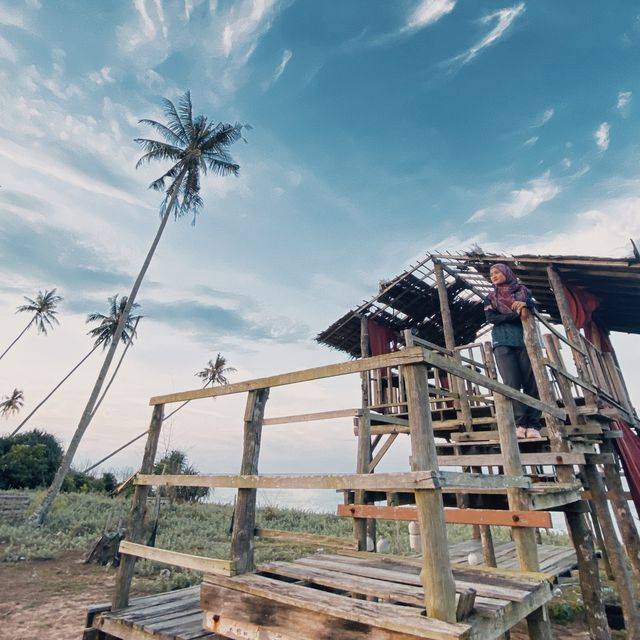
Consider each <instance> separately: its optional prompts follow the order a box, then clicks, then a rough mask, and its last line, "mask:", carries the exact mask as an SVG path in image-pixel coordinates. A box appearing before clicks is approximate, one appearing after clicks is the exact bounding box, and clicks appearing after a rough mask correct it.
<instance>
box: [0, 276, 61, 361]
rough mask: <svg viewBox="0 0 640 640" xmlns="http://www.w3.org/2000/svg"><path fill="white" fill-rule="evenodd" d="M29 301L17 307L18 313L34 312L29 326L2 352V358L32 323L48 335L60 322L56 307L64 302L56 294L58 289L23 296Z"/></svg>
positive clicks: (39, 331) (39, 330)
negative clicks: (34, 295)
mask: <svg viewBox="0 0 640 640" xmlns="http://www.w3.org/2000/svg"><path fill="white" fill-rule="evenodd" d="M23 297H24V299H25V300H26V301H27V304H23V305H20V306H19V307H18V308H17V309H16V313H32V314H33V316H32V317H31V320H29V322H28V323H27V326H26V327H25V328H24V329H23V330H22V331H21V332H20V333H19V334H18V337H17V338H15V340H14V341H13V342H12V343H11V344H10V345H9V346H8V347H7V348H6V349H5V350H4V351H3V352H2V355H0V360H2V358H4V357H5V355H7V353H8V352H9V349H11V347H13V345H14V344H16V342H18V340H20V338H22V336H23V335H24V334H25V333H26V332H27V331H28V330H29V328H30V327H31V325H34V324H35V326H36V329H37V330H38V333H44V335H47V331H48V330H49V329H52V328H53V325H54V324H60V322H59V321H58V318H56V314H57V313H58V311H57V310H56V307H57V306H58V304H59V303H60V302H62V300H63V298H62V296H58V295H56V290H55V289H51V291H47V290H46V289H45V290H44V293H43V292H42V291H38V295H37V296H36V297H35V299H32V298H27V296H23Z"/></svg>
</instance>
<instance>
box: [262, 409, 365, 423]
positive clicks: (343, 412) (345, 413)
mask: <svg viewBox="0 0 640 640" xmlns="http://www.w3.org/2000/svg"><path fill="white" fill-rule="evenodd" d="M361 411H362V409H337V410H335V411H318V412H316V413H300V414H298V415H295V416H280V417H277V418H265V419H264V420H263V421H262V425H263V426H267V425H274V424H289V423H291V422H312V421H313V420H332V419H334V418H353V417H355V416H357V415H359V414H360V412H361Z"/></svg>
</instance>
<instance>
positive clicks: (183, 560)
mask: <svg viewBox="0 0 640 640" xmlns="http://www.w3.org/2000/svg"><path fill="white" fill-rule="evenodd" d="M120 553H123V554H125V555H129V556H136V557H137V558H145V559H146V560H153V561H154V562H162V563H163V564H173V565H175V566H177V567H183V568H185V569H192V570H193V571H202V572H204V573H220V574H222V575H225V576H231V575H234V573H235V572H234V567H233V562H231V561H230V560H218V559H215V558H206V557H204V556H194V555H191V554H189V553H180V552H178V551H169V550H168V549H158V548H156V547H147V546H146V545H144V544H137V543H135V542H128V541H127V540H123V541H122V542H121V543H120Z"/></svg>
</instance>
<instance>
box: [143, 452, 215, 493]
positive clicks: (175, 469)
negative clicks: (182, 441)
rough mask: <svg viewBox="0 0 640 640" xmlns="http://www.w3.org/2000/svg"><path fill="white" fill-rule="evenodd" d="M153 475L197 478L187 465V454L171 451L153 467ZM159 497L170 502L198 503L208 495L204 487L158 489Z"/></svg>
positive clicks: (194, 471)
mask: <svg viewBox="0 0 640 640" xmlns="http://www.w3.org/2000/svg"><path fill="white" fill-rule="evenodd" d="M153 472H154V473H158V474H163V475H184V476H197V475H198V472H197V471H196V470H195V469H194V468H193V467H192V466H191V465H189V464H188V462H187V454H186V453H184V452H183V451H178V450H177V449H173V450H172V451H169V452H168V453H166V454H165V455H164V456H163V457H162V458H161V459H160V460H158V462H156V464H155V466H154V470H153ZM158 492H159V493H160V495H161V496H166V497H168V498H169V500H170V501H171V502H178V503H180V502H200V501H202V500H204V499H205V498H206V497H207V496H208V495H209V489H207V488H206V487H159V488H158Z"/></svg>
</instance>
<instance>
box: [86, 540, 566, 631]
mask: <svg viewBox="0 0 640 640" xmlns="http://www.w3.org/2000/svg"><path fill="white" fill-rule="evenodd" d="M472 552H475V553H477V554H479V556H480V557H481V556H482V552H481V547H480V541H478V540H468V541H465V542H461V543H458V544H455V545H452V546H450V556H451V561H452V563H454V565H455V567H454V577H455V580H456V588H457V590H458V591H460V592H462V591H464V590H466V589H467V588H468V587H473V588H474V589H476V590H477V596H476V600H475V610H474V613H473V614H472V615H471V616H470V617H469V618H467V619H466V620H464V621H463V622H462V623H459V624H455V625H447V624H443V623H439V622H437V621H431V620H428V619H427V618H425V617H424V616H421V615H420V612H421V611H422V610H423V602H424V601H423V598H422V586H421V583H420V577H419V572H420V566H421V565H420V561H419V560H418V559H417V558H402V557H393V558H389V557H388V556H380V555H377V554H367V556H365V557H364V558H363V557H361V555H360V554H357V553H354V556H356V557H351V556H347V555H327V554H318V555H314V556H309V557H305V558H300V559H299V560H297V561H295V562H272V563H268V564H263V565H260V566H259V567H258V570H259V572H258V574H248V575H244V576H237V577H234V578H224V577H219V576H207V577H205V580H204V583H203V586H202V604H201V593H200V592H201V588H200V587H191V588H189V589H181V590H179V591H171V592H169V593H163V594H158V595H154V596H146V597H143V598H135V599H132V600H131V605H130V606H129V607H128V608H127V609H124V610H123V611H121V612H119V613H110V612H103V613H100V614H99V615H97V616H96V617H95V618H94V620H93V628H94V629H96V630H101V631H103V632H106V633H108V634H110V635H111V636H114V637H116V638H121V639H123V640H214V639H216V638H227V637H230V638H243V639H244V638H258V637H260V639H261V640H263V639H264V640H270V639H271V638H274V637H278V638H282V639H283V640H304V639H305V638H309V639H311V638H313V639H314V640H316V639H319V638H323V640H324V639H327V640H328V639H329V638H332V639H337V638H340V639H341V640H351V639H353V640H356V639H362V638H365V637H366V638H373V639H378V638H384V639H385V640H399V639H402V640H408V639H410V638H438V639H449V638H477V639H480V638H482V639H483V640H488V639H491V638H496V637H498V636H499V635H500V634H501V633H503V632H504V631H505V630H506V629H508V628H510V627H511V626H513V625H514V624H515V623H517V622H518V621H519V620H521V619H523V618H524V617H526V615H527V613H529V612H530V611H532V610H533V609H535V608H537V607H538V606H540V604H542V603H544V602H546V601H547V600H548V599H549V597H550V595H549V587H548V584H547V582H546V581H545V579H544V576H542V575H540V574H522V573H520V572H518V571H517V568H518V567H517V560H516V557H515V549H514V544H513V543H512V542H503V543H498V544H496V545H495V552H496V559H497V562H498V569H487V568H484V567H479V566H473V567H471V566H464V565H465V564H466V563H467V562H468V556H469V554H470V553H472ZM538 555H539V558H540V566H541V571H542V572H543V573H544V574H547V578H549V579H553V577H557V576H559V575H562V574H564V573H567V572H568V571H571V570H572V569H573V568H575V566H576V557H575V552H574V550H573V548H572V547H563V546H555V545H538ZM352 594H357V595H360V597H365V598H369V599H368V600H367V599H365V600H363V599H354V598H353V597H351V595H352ZM372 598H376V599H377V600H378V602H373V601H371V599H372ZM203 610H204V617H203ZM215 616H218V618H217V620H216V619H215ZM297 616H299V618H298V617H297ZM205 619H206V620H207V626H208V627H209V630H207V629H205V628H204V626H203V623H204V620H205ZM296 620H298V622H296ZM280 627H282V628H280ZM214 629H215V630H216V631H214ZM234 629H235V632H234V631H233V630H234ZM260 629H262V631H263V633H264V634H267V635H258V631H259V630H260ZM292 629H293V630H294V631H293V633H292ZM319 629H322V630H323V631H322V633H323V634H324V635H322V634H321V633H320V631H319ZM241 630H242V631H241ZM234 633H235V634H236V635H233V634H234ZM274 633H280V634H281V635H280V636H277V635H273V634H274ZM243 634H245V635H243ZM282 634H284V635H282ZM305 634H307V635H305ZM314 634H315V635H314ZM327 634H328V635H327ZM420 634H423V635H420ZM85 637H86V638H90V637H91V636H85ZM95 637H96V638H98V636H95Z"/></svg>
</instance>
